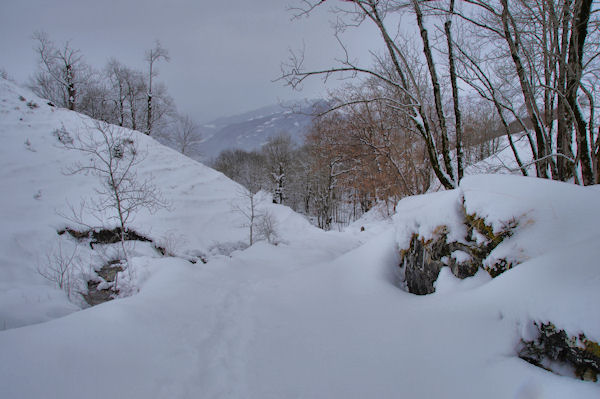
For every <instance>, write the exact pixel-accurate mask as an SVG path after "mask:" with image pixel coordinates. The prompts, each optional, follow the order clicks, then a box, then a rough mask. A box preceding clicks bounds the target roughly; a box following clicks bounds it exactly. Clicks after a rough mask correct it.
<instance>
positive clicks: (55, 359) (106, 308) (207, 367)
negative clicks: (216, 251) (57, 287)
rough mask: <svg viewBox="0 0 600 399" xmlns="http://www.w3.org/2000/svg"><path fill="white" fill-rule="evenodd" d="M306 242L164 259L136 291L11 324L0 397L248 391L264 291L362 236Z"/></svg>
mask: <svg viewBox="0 0 600 399" xmlns="http://www.w3.org/2000/svg"><path fill="white" fill-rule="evenodd" d="M305 245H306V247H304V248H298V247H291V246H289V247H284V246H280V247H272V246H268V245H266V244H258V245H256V246H255V247H252V248H251V249H249V250H247V251H245V252H242V253H239V254H238V255H237V256H234V257H233V258H223V259H220V260H216V261H214V262H210V263H208V264H206V265H202V266H197V265H191V264H189V263H188V262H184V261H180V260H176V259H172V260H164V259H163V260H161V261H160V265H159V266H156V268H157V270H156V271H155V272H154V273H153V276H152V277H151V278H150V280H149V281H148V282H147V283H146V285H145V286H144V287H143V289H142V291H141V292H140V293H139V294H138V295H136V296H134V297H131V298H126V299H122V300H118V301H113V302H109V303H106V304H103V305H100V306H97V307H94V308H91V309H88V310H85V311H81V312H77V313H74V314H71V315H69V316H67V317H64V318H62V319H57V320H53V321H50V322H48V323H43V324H38V325H33V326H28V327H24V328H19V329H14V330H8V331H3V332H1V333H0V353H2V358H3V361H2V362H1V363H0V376H2V380H3V384H2V385H1V386H0V397H2V398H17V397H18V398H40V397H65V398H71V397H73V398H74V397H81V396H85V397H90V398H92V397H99V398H100V397H106V396H107V395H109V396H110V395H111V394H114V393H117V397H126V398H150V397H156V398H165V397H174V398H186V397H193V398H198V397H201V398H226V397H232V398H235V397H238V398H240V397H247V392H246V387H247V381H246V373H247V365H248V363H247V362H248V359H247V358H246V356H247V353H248V343H249V341H250V340H251V339H252V337H253V336H254V335H255V332H254V320H253V317H254V312H255V310H254V309H251V306H252V304H253V300H252V298H253V297H254V295H256V292H257V291H260V289H261V286H262V285H263V284H266V283H265V281H267V280H269V279H273V280H276V279H277V278H278V276H283V275H287V274H290V273H294V272H295V271H297V270H299V269H302V268H306V267H311V266H313V265H314V264H315V260H316V259H332V258H335V257H336V256H339V255H340V254H342V253H343V252H346V251H348V250H350V249H351V248H352V247H353V246H355V245H357V240H355V239H352V238H350V237H347V238H342V239H340V237H338V236H334V235H332V234H320V235H319V237H318V238H316V239H309V241H308V242H306V243H305ZM169 263H170V264H169ZM32 359H35V361H34V362H32Z"/></svg>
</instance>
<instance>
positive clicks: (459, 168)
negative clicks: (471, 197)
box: [444, 0, 464, 183]
mask: <svg viewBox="0 0 600 399" xmlns="http://www.w3.org/2000/svg"><path fill="white" fill-rule="evenodd" d="M453 14H454V0H450V10H449V15H448V19H447V20H446V23H445V24H444V31H445V32H446V39H447V42H448V64H449V69H450V83H451V84H452V101H453V103H454V121H455V129H456V172H457V183H460V180H461V179H462V178H463V173H464V171H463V147H462V134H463V131H462V120H461V119H462V118H461V113H460V104H459V98H458V85H457V83H456V65H455V62H454V43H453V41H452V16H453Z"/></svg>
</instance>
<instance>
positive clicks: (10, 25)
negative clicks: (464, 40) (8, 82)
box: [0, 0, 376, 122]
mask: <svg viewBox="0 0 600 399" xmlns="http://www.w3.org/2000/svg"><path fill="white" fill-rule="evenodd" d="M294 1H295V0H228V1H208V0H170V1H158V0H102V1H98V0H1V2H0V54H2V56H1V58H0V68H4V69H5V70H6V71H7V72H8V73H9V75H11V76H12V77H13V78H15V79H16V80H17V82H19V83H23V82H26V81H27V79H28V77H29V76H31V75H32V73H33V72H34V70H35V68H36V65H37V63H36V54H35V52H34V50H33V47H34V42H33V41H32V40H31V35H32V33H33V32H34V31H36V30H43V31H45V32H47V33H48V35H49V37H50V38H51V39H52V40H53V41H54V42H55V43H56V44H63V43H64V42H65V41H66V40H71V43H72V46H73V47H74V48H78V49H80V50H81V51H82V53H83V55H84V56H85V60H86V61H87V63H88V64H90V65H91V66H93V67H94V68H96V69H100V68H102V67H103V66H104V65H105V63H106V61H107V59H108V58H110V57H116V58H117V59H118V60H120V61H121V62H123V63H124V64H126V65H128V66H130V67H134V68H137V69H142V68H145V65H144V63H143V57H144V51H145V50H146V49H148V48H151V47H152V46H153V43H154V41H155V40H156V39H159V40H160V41H161V43H162V45H163V47H165V48H166V49H167V50H168V51H169V54H170V56H171V61H170V62H169V63H165V62H160V63H159V64H158V69H159V73H160V75H159V80H160V81H162V82H164V83H165V84H166V85H167V87H168V90H169V93H170V94H171V96H172V97H173V98H174V100H175V103H176V105H177V108H178V110H179V111H180V112H182V113H188V114H190V115H191V116H192V117H193V118H194V119H196V120H197V121H199V122H206V121H209V120H212V119H214V118H216V117H219V116H225V115H232V114H237V113H240V112H243V111H248V110H251V109H255V108H258V107H260V106H264V105H270V104H274V103H277V101H278V100H287V99H292V98H301V97H309V98H315V97H317V96H320V95H324V93H325V91H324V89H323V86H322V84H321V82H320V80H318V79H314V80H312V81H310V82H309V83H308V84H307V85H305V89H304V91H303V92H301V93H295V92H293V91H292V90H291V89H290V88H287V87H283V85H282V83H272V82H271V81H272V80H273V79H275V78H276V77H277V76H278V74H279V70H280V63H281V61H283V60H285V59H286V57H287V54H288V49H290V48H291V49H298V48H301V47H303V45H305V47H306V57H307V60H308V61H309V62H310V63H311V64H312V65H319V66H326V65H330V64H331V61H332V59H333V58H334V57H335V56H336V55H337V56H339V55H340V49H339V46H338V45H337V43H336V42H335V40H334V39H333V35H332V30H331V28H330V24H329V23H328V21H329V20H330V19H331V18H332V16H331V15H329V14H328V13H327V12H326V9H325V8H323V10H320V12H318V13H316V14H314V15H312V16H311V17H310V18H308V19H307V18H303V19H300V20H294V21H291V20H290V19H291V14H290V12H289V11H287V10H286V8H287V6H288V5H290V4H294ZM372 33H373V32H372V31H369V32H366V33H365V31H363V32H355V33H351V34H349V35H348V37H347V39H348V41H349V42H351V43H353V45H355V46H356V48H363V49H366V48H368V47H369V46H370V45H372V44H373V42H374V41H376V38H375V37H374V36H373V35H372ZM360 55H361V53H358V54H357V56H360ZM362 56H363V57H364V58H368V57H367V56H366V52H365V51H363V52H362ZM364 58H363V59H364ZM366 62H368V59H367V60H366ZM144 70H145V69H144Z"/></svg>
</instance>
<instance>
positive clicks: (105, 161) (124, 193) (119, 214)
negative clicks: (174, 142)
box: [64, 121, 168, 261]
mask: <svg viewBox="0 0 600 399" xmlns="http://www.w3.org/2000/svg"><path fill="white" fill-rule="evenodd" d="M64 145H65V147H66V148H68V149H71V150H75V151H78V152H81V153H83V154H85V155H86V157H87V160H86V161H80V162H76V163H75V164H74V165H73V166H72V167H71V168H69V169H68V170H67V173H69V174H77V173H86V174H87V173H89V174H91V175H93V176H96V177H97V178H98V179H99V181H100V185H99V186H98V187H97V188H96V189H95V193H96V195H95V196H94V198H92V199H91V200H90V201H89V203H87V204H85V208H86V209H84V210H83V211H86V210H87V211H89V212H92V213H93V214H94V217H96V218H98V219H100V220H102V221H103V222H104V223H112V222H116V223H117V224H118V226H119V235H120V241H121V249H122V251H123V255H124V257H125V260H126V261H128V260H129V259H128V255H127V250H126V247H125V240H126V238H127V229H128V226H129V224H130V223H131V222H132V221H133V219H134V216H135V214H136V212H137V211H139V210H140V209H148V210H149V211H150V212H155V211H156V210H158V209H160V208H164V207H167V206H168V203H167V202H166V200H165V199H164V198H163V197H162V194H161V192H160V191H159V190H158V188H157V187H156V186H154V185H153V184H152V181H151V179H149V178H147V179H144V180H140V179H139V178H138V175H137V172H136V167H137V166H138V165H139V164H140V162H142V160H143V159H144V154H143V153H141V152H140V151H139V149H138V146H137V144H136V142H135V137H134V132H133V131H130V130H125V129H119V128H116V127H115V126H113V125H109V124H107V123H105V122H98V121H96V122H94V125H93V126H89V127H88V128H87V129H84V130H83V131H82V132H80V133H79V134H77V135H76V138H75V139H74V140H73V141H72V142H66V143H64ZM72 219H74V221H76V222H78V223H83V222H82V218H81V217H74V218H72Z"/></svg>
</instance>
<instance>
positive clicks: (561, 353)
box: [519, 323, 600, 382]
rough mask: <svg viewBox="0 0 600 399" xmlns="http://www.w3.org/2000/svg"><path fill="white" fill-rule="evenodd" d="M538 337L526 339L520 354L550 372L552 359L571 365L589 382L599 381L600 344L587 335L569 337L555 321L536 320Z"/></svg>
mask: <svg viewBox="0 0 600 399" xmlns="http://www.w3.org/2000/svg"><path fill="white" fill-rule="evenodd" d="M534 325H535V326H536V327H537V329H538V337H537V338H536V339H535V340H533V341H524V340H522V341H521V343H522V345H523V346H522V348H521V349H520V351H519V357H520V358H521V359H523V360H525V361H527V362H529V363H531V364H533V365H535V366H538V367H541V368H543V369H545V370H548V371H553V370H552V364H551V363H552V362H558V363H562V364H569V365H571V366H572V367H573V368H574V371H575V375H576V376H577V377H578V378H580V379H582V380H586V381H595V382H596V381H598V373H600V346H599V345H598V343H596V342H594V341H592V340H589V339H587V338H586V336H585V335H584V334H580V335H579V336H578V337H569V336H568V335H567V333H566V332H565V331H564V330H557V329H556V327H555V326H554V324H552V323H546V324H544V323H540V324H539V325H538V324H537V323H534Z"/></svg>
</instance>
